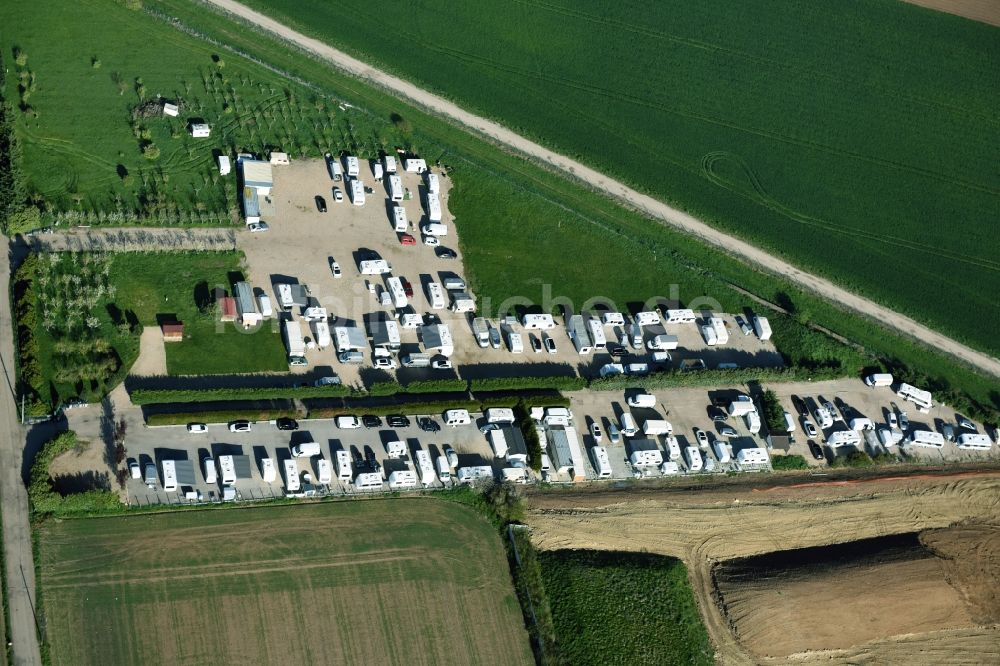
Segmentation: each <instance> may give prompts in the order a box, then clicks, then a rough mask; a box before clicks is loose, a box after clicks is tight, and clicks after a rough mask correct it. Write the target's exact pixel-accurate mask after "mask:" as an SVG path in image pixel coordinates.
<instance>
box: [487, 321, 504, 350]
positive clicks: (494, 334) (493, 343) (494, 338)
mask: <svg viewBox="0 0 1000 666" xmlns="http://www.w3.org/2000/svg"><path fill="white" fill-rule="evenodd" d="M489 335H490V347H493V349H500V344H501V342H502V340H501V337H500V329H499V328H497V327H496V326H494V325H493V323H492V322H490V334H489Z"/></svg>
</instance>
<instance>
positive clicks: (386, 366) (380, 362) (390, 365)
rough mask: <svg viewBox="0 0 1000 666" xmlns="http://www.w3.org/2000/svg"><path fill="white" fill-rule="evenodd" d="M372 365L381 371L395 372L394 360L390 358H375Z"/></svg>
mask: <svg viewBox="0 0 1000 666" xmlns="http://www.w3.org/2000/svg"><path fill="white" fill-rule="evenodd" d="M372 365H374V366H375V367H376V368H382V369H383V370H395V369H396V359H395V358H393V357H392V356H376V357H375V359H374V360H373V361H372Z"/></svg>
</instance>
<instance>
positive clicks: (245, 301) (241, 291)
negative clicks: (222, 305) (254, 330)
mask: <svg viewBox="0 0 1000 666" xmlns="http://www.w3.org/2000/svg"><path fill="white" fill-rule="evenodd" d="M233 292H234V296H235V298H236V309H237V311H238V312H239V315H240V323H241V324H243V328H250V327H251V326H256V325H257V324H259V323H260V322H261V320H262V319H263V317H261V314H260V312H258V311H257V300H256V299H255V298H254V297H253V289H251V288H250V285H249V284H247V283H246V282H237V283H236V284H235V285H233Z"/></svg>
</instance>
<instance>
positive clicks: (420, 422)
mask: <svg viewBox="0 0 1000 666" xmlns="http://www.w3.org/2000/svg"><path fill="white" fill-rule="evenodd" d="M417 426H418V427H419V428H420V429H421V430H423V431H424V432H438V431H439V430H441V426H439V425H438V424H437V423H435V422H434V419H432V418H430V417H428V416H422V417H420V418H418V419H417Z"/></svg>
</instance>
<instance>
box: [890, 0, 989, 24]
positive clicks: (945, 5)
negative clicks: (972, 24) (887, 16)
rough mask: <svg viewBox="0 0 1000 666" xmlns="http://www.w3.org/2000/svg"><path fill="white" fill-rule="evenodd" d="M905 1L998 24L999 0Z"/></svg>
mask: <svg viewBox="0 0 1000 666" xmlns="http://www.w3.org/2000/svg"><path fill="white" fill-rule="evenodd" d="M906 2H909V3H910V4H911V5H920V6H921V7H927V8H928V9H936V10H938V11H939V12H947V13H948V14H954V15H956V16H964V17H965V18H967V19H972V20H973V21H979V22H981V23H989V24H990V25H997V26H1000V2H997V0H906Z"/></svg>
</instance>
